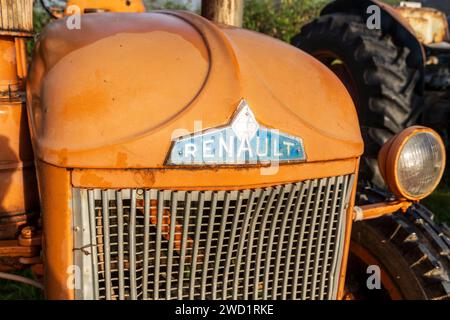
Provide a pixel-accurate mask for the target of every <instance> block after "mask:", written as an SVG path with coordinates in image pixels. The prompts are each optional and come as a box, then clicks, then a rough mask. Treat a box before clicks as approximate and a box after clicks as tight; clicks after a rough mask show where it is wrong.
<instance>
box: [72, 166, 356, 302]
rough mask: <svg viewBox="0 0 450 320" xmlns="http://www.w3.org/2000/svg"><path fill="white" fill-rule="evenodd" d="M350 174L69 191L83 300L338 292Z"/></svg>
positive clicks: (311, 295) (79, 292) (296, 295)
mask: <svg viewBox="0 0 450 320" xmlns="http://www.w3.org/2000/svg"><path fill="white" fill-rule="evenodd" d="M352 180H353V176H351V175H349V176H339V177H331V178H324V179H316V180H308V181H304V182H298V183H293V184H284V185H279V186H274V187H267V188H259V189H249V190H240V191H170V190H154V189H122V190H112V189H109V190H100V189H78V188H76V189H74V190H73V193H74V194H73V209H74V230H75V243H74V245H75V257H74V258H75V262H76V265H77V266H79V267H80V270H81V271H80V275H79V276H78V279H77V280H76V281H77V282H78V283H79V284H80V285H81V286H80V288H79V289H78V290H75V291H76V298H79V299H108V300H109V299H113V300H114V299H334V298H335V297H336V292H337V284H338V275H339V271H340V270H339V267H340V263H341V258H342V250H343V238H344V233H345V232H344V231H345V215H346V214H345V213H346V208H347V206H348V201H349V198H350V193H351V187H352Z"/></svg>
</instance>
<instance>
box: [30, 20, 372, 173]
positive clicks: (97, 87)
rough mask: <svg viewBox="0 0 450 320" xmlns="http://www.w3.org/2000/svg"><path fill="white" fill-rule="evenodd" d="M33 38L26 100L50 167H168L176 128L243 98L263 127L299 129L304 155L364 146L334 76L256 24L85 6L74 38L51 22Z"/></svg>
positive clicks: (222, 113)
mask: <svg viewBox="0 0 450 320" xmlns="http://www.w3.org/2000/svg"><path fill="white" fill-rule="evenodd" d="M37 47H38V50H37V53H38V54H37V56H36V57H35V60H34V63H33V66H32V68H31V71H30V86H29V90H28V94H29V95H28V97H29V99H28V104H29V110H30V119H31V128H32V138H33V140H34V146H35V151H36V156H37V157H38V158H39V159H40V160H43V161H45V162H47V163H49V164H53V165H56V166H61V167H74V168H108V169H112V168H116V169H118V168H127V169H129V168H146V169H148V168H164V167H165V166H164V162H165V159H166V156H167V154H168V151H169V149H170V146H171V140H172V139H171V137H174V136H176V135H177V133H178V135H180V134H185V133H186V132H193V131H198V128H197V130H196V128H195V124H196V123H198V122H199V121H201V122H202V128H203V129H206V128H211V127H216V126H220V125H224V124H227V123H228V121H229V119H230V117H231V115H232V114H233V112H234V111H235V109H236V107H237V105H238V103H239V101H240V99H241V98H243V97H244V98H245V99H246V100H247V102H248V103H249V105H250V107H251V108H252V110H253V111H254V113H255V115H256V117H257V120H258V121H259V122H260V123H261V124H263V125H266V126H268V127H273V128H276V129H279V130H280V131H283V132H286V133H289V134H291V135H293V136H300V137H302V138H303V140H304V144H305V149H306V154H307V157H308V161H309V162H318V161H330V160H337V159H348V158H355V157H358V156H359V155H360V154H361V153H362V151H363V144H362V139H361V136H360V132H359V128H358V126H357V125H356V124H357V123H358V122H357V121H358V120H357V116H356V112H355V109H354V106H353V103H352V100H351V98H350V96H349V94H348V93H347V91H346V90H345V88H344V86H343V85H342V84H341V83H340V81H338V79H337V78H336V76H335V75H334V74H332V73H331V72H330V71H329V70H327V69H326V68H325V66H323V65H322V64H320V63H319V62H317V61H316V60H314V59H313V58H312V57H310V56H309V55H306V54H304V53H303V52H301V51H299V50H295V49H294V48H292V47H291V46H289V45H286V44H284V43H281V42H278V41H277V40H274V39H271V38H269V37H265V36H262V35H258V34H256V33H254V32H250V31H246V30H241V29H234V28H219V27H217V26H216V25H214V24H212V23H211V22H209V21H207V20H205V19H203V18H201V17H199V16H196V15H194V14H190V13H177V14H176V15H175V14H170V13H164V14H163V13H143V14H123V13H122V14H112V13H111V14H103V15H86V16H85V17H84V18H83V28H82V29H81V30H80V31H77V34H76V35H74V33H72V31H71V30H68V29H67V28H66V26H65V24H64V22H63V21H57V22H55V23H54V24H53V25H52V26H51V28H47V29H46V30H45V31H44V32H43V33H42V37H41V39H40V41H39V42H38V44H37ZM273 56H283V59H282V60H274V59H273ZM50 71H51V72H50ZM150 75H151V76H150ZM174 88H176V94H174ZM318 88H320V91H318ZM319 92H320V94H319ZM319 110H320V111H319ZM125 115H126V117H125ZM100 119H101V121H100ZM183 129H184V130H183Z"/></svg>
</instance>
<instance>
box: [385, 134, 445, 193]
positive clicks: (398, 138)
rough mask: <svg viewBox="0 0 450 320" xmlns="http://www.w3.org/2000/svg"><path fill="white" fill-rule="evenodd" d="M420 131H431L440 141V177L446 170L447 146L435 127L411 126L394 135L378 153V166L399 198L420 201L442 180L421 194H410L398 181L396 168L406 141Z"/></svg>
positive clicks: (438, 180)
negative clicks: (441, 162) (441, 161)
mask: <svg viewBox="0 0 450 320" xmlns="http://www.w3.org/2000/svg"><path fill="white" fill-rule="evenodd" d="M419 132H427V133H430V134H432V135H434V137H435V138H436V139H437V141H438V142H439V144H440V146H441V150H442V156H443V165H442V168H441V172H440V177H442V175H443V174H444V170H445V160H446V154H445V146H444V143H443V141H442V138H441V137H440V136H439V134H438V133H437V132H435V131H434V130H433V129H430V128H427V127H422V126H412V127H409V128H407V129H405V130H403V131H401V132H399V133H398V134H396V135H395V136H394V137H392V138H391V139H390V140H389V141H388V142H386V143H385V144H384V145H383V147H382V148H381V150H380V152H379V154H378V167H379V168H380V172H381V175H382V176H383V178H384V180H385V181H386V183H387V185H388V186H389V189H390V190H391V191H392V192H393V193H394V194H395V195H397V196H398V197H399V198H406V199H408V200H411V201H418V200H420V199H423V198H425V197H427V196H429V195H430V194H431V193H432V192H433V191H434V189H436V187H437V186H438V184H439V182H440V180H441V178H439V179H437V180H436V183H435V185H434V186H433V187H432V188H431V189H430V190H429V192H427V193H425V194H423V195H421V196H412V195H410V194H408V193H407V192H406V190H402V188H401V185H400V183H399V181H398V176H397V169H396V168H397V164H398V160H399V154H400V152H401V150H402V149H403V146H404V145H405V143H406V142H407V141H408V139H409V138H410V137H412V136H413V135H415V134H417V133H419Z"/></svg>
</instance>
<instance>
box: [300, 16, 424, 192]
mask: <svg viewBox="0 0 450 320" xmlns="http://www.w3.org/2000/svg"><path fill="white" fill-rule="evenodd" d="M292 44H293V45H294V46H296V47H297V48H299V49H301V50H304V51H306V52H307V53H309V54H311V55H312V56H314V57H315V58H317V59H318V60H320V61H321V62H322V63H324V64H325V65H326V66H327V67H329V68H330V69H331V70H332V71H334V72H335V73H336V75H337V76H338V77H339V78H340V79H341V81H342V82H343V83H344V85H345V86H346V87H347V90H348V91H349V93H350V95H351V96H352V98H353V101H354V103H355V106H356V108H357V113H358V117H359V122H360V126H361V132H362V136H363V139H364V142H365V152H364V157H363V158H362V161H361V168H360V177H361V178H362V181H366V182H371V183H372V184H374V185H376V186H378V187H383V186H384V180H383V179H382V177H381V174H380V172H379V169H378V162H377V156H378V151H379V150H380V148H381V146H382V145H383V144H384V143H385V142H386V141H387V140H388V139H389V138H391V137H392V136H393V135H394V134H396V133H398V132H399V131H401V130H403V129H404V128H405V127H407V126H408V125H409V123H411V122H414V121H415V120H416V119H415V117H414V114H415V112H414V110H415V108H416V105H419V103H420V99H417V95H416V94H415V89H416V87H417V84H418V82H419V79H420V71H419V70H417V69H415V68H413V67H411V66H410V63H409V62H408V61H409V60H410V57H409V56H410V51H409V49H408V48H406V47H403V46H401V45H399V44H398V43H397V42H396V40H395V39H394V38H393V37H392V36H391V35H389V34H384V33H383V32H382V31H381V30H370V29H368V28H367V26H366V24H365V23H364V21H363V20H362V18H361V17H360V16H357V15H352V14H346V13H335V14H328V15H324V16H321V17H319V18H317V19H315V20H314V21H312V22H310V23H308V24H307V25H305V26H304V27H303V28H302V29H301V32H300V33H299V34H298V35H296V36H295V37H294V38H293V39H292Z"/></svg>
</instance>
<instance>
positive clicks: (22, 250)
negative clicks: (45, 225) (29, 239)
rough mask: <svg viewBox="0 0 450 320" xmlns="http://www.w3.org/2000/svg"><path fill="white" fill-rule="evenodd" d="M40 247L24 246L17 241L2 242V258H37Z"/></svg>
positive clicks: (0, 251) (0, 254)
mask: <svg viewBox="0 0 450 320" xmlns="http://www.w3.org/2000/svg"><path fill="white" fill-rule="evenodd" d="M39 252H40V247H39V246H23V245H21V244H20V243H19V241H17V240H2V241H0V257H36V256H39Z"/></svg>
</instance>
